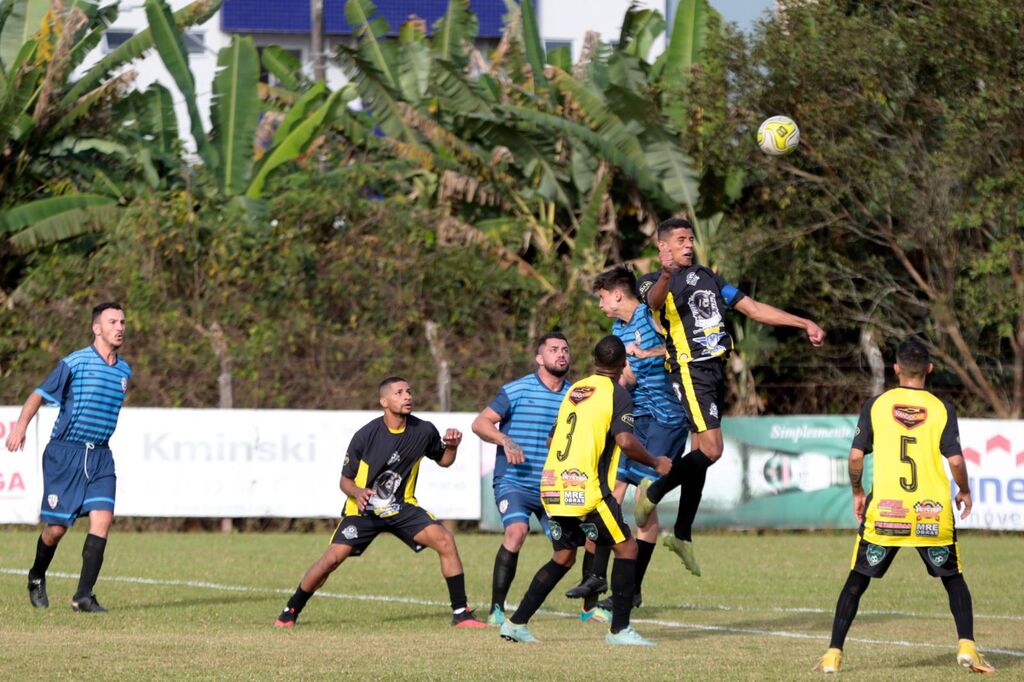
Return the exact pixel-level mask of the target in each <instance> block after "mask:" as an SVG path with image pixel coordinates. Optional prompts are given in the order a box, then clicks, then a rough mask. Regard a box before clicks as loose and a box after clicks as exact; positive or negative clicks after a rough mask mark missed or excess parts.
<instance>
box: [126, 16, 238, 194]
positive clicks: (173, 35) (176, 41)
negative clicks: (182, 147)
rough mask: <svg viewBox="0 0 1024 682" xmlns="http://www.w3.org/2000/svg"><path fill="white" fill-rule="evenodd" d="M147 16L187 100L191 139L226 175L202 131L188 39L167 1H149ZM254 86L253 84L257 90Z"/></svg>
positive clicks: (208, 164)
mask: <svg viewBox="0 0 1024 682" xmlns="http://www.w3.org/2000/svg"><path fill="white" fill-rule="evenodd" d="M146 18H147V19H148V20H149V30H150V31H152V33H153V44H154V45H155V46H156V51H157V53H158V54H159V55H160V59H161V60H162V61H163V63H164V66H165V67H166V68H167V71H168V73H170V74H171V78H173V79H174V82H175V84H176V85H177V86H178V90H179V91H180V92H181V94H182V96H183V97H184V99H185V108H186V110H188V117H189V119H190V124H191V130H192V138H193V139H194V140H195V142H196V149H197V150H198V152H199V156H200V157H202V159H203V161H204V162H206V167H207V169H209V170H210V171H211V172H212V173H214V174H215V175H217V176H218V177H222V178H223V176H222V175H221V174H220V172H219V171H220V163H219V160H218V158H217V153H216V150H215V149H214V148H213V146H211V145H210V142H209V140H208V139H207V137H206V131H204V130H203V120H202V118H201V117H200V115H199V106H198V104H197V103H196V83H195V79H194V78H193V77H192V70H191V69H190V68H189V64H188V52H187V51H186V49H185V39H184V36H183V35H182V33H181V30H180V29H179V28H178V26H177V25H176V23H175V20H174V15H173V14H171V9H170V8H169V7H168V6H167V3H166V2H165V0H146ZM255 89H256V88H255V86H253V90H254V91H255Z"/></svg>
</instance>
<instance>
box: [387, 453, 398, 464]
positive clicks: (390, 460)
mask: <svg viewBox="0 0 1024 682" xmlns="http://www.w3.org/2000/svg"><path fill="white" fill-rule="evenodd" d="M400 459H402V456H401V455H399V454H398V450H395V451H394V452H392V453H391V456H390V457H388V463H387V466H391V465H392V464H398V460H400Z"/></svg>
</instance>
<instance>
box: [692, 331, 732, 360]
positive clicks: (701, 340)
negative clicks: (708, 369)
mask: <svg viewBox="0 0 1024 682" xmlns="http://www.w3.org/2000/svg"><path fill="white" fill-rule="evenodd" d="M727 336H728V334H726V333H725V332H719V331H713V332H708V333H707V334H705V335H704V336H695V337H693V339H692V340H693V341H694V342H695V343H696V344H697V345H698V346H703V347H704V350H702V351H701V352H700V354H701V355H707V356H711V357H715V356H718V355H721V354H723V353H725V352H726V350H727V349H726V347H725V346H723V345H722V344H720V343H718V342H719V341H721V340H722V339H724V338H725V337H727Z"/></svg>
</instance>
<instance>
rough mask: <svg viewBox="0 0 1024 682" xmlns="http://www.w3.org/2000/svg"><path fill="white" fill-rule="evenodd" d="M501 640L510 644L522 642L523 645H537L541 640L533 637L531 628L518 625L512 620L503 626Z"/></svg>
mask: <svg viewBox="0 0 1024 682" xmlns="http://www.w3.org/2000/svg"><path fill="white" fill-rule="evenodd" d="M501 638H502V639H507V640H508V641H510V642H522V643H523V644H536V643H538V642H540V640H539V639H537V638H536V637H534V636H533V633H532V632H530V628H528V627H526V626H525V625H516V624H515V623H513V622H512V621H510V620H506V621H505V622H504V623H502V624H501Z"/></svg>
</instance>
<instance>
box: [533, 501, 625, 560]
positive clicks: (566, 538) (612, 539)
mask: <svg viewBox="0 0 1024 682" xmlns="http://www.w3.org/2000/svg"><path fill="white" fill-rule="evenodd" d="M548 523H549V527H550V529H551V545H552V546H553V547H554V548H555V550H556V551H557V550H560V549H575V548H577V547H582V546H583V545H584V544H586V541H587V540H590V541H592V542H594V543H595V544H598V545H608V546H611V545H617V544H619V543H620V542H625V541H626V540H628V539H629V538H630V534H629V524H628V523H626V522H625V521H623V520H622V509H621V508H620V507H619V503H618V502H616V501H615V498H614V497H612V496H611V495H609V496H608V497H606V498H604V499H603V500H601V501H600V502H598V503H597V507H596V508H595V509H594V510H593V511H591V512H589V513H588V514H587V515H586V516H552V517H551V520H550V521H549V522H548Z"/></svg>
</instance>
